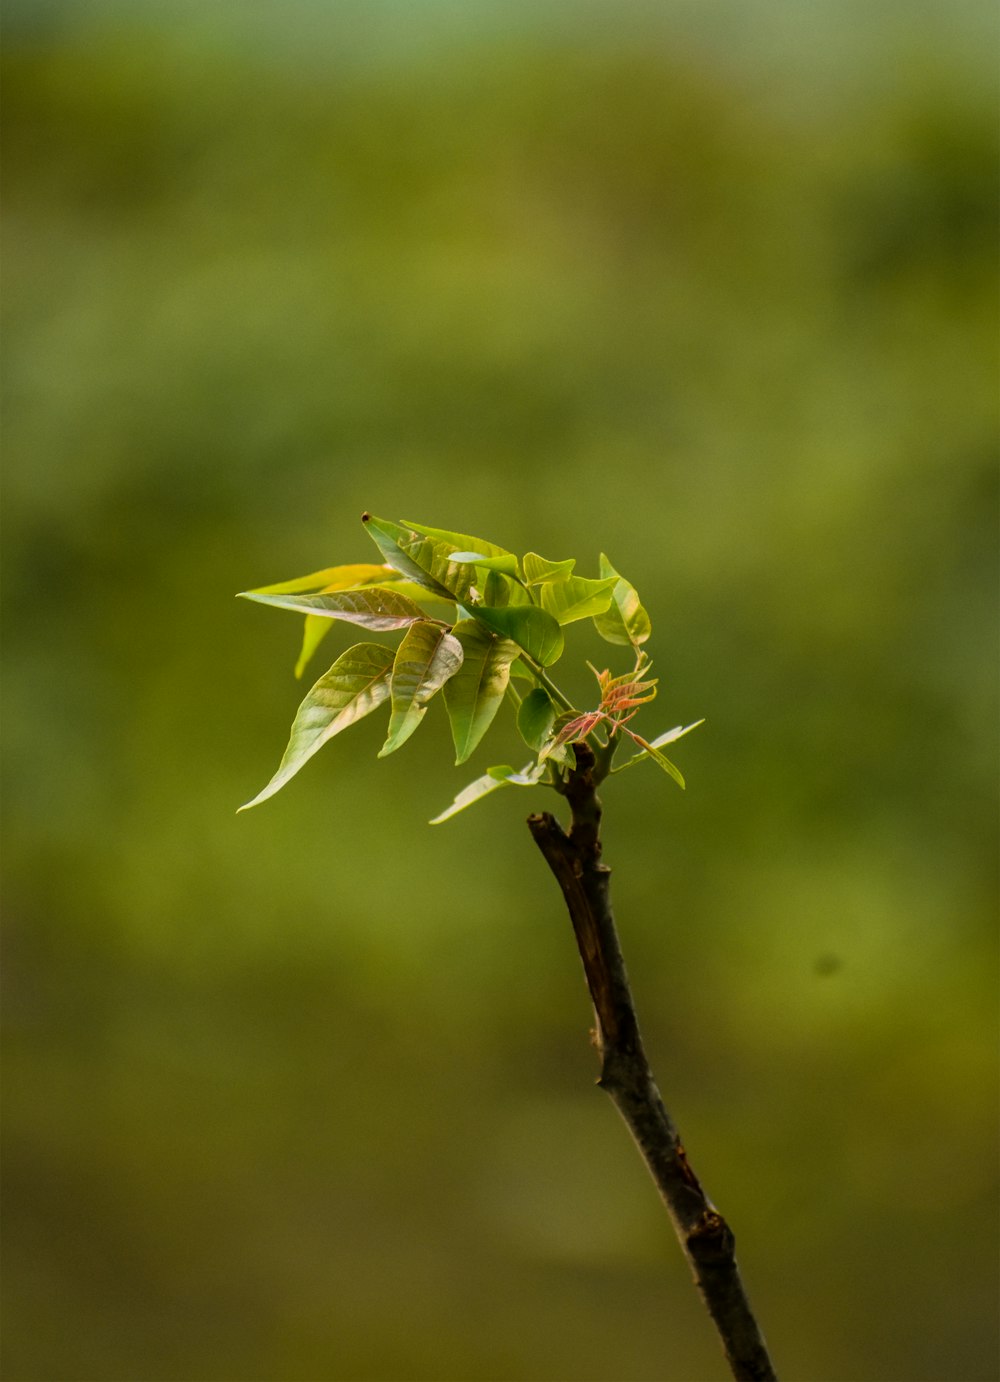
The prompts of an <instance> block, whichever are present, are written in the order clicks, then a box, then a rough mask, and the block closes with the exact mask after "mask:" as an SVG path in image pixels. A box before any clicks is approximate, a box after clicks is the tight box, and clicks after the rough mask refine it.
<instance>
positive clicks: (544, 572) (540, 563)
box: [523, 552, 576, 585]
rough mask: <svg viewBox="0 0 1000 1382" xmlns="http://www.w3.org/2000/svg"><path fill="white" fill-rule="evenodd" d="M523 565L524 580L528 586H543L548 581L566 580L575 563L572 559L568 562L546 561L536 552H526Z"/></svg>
mask: <svg viewBox="0 0 1000 1382" xmlns="http://www.w3.org/2000/svg"><path fill="white" fill-rule="evenodd" d="M523 565H524V579H525V580H526V581H527V582H528V584H529V585H545V584H546V583H547V582H549V581H565V580H568V579H569V577H570V575H571V574H572V571H573V567H574V566H575V565H576V562H575V561H574V560H573V558H572V557H570V558H569V560H568V561H547V560H546V558H545V557H540V556H539V555H538V553H537V552H526V553H525V555H524V562H523Z"/></svg>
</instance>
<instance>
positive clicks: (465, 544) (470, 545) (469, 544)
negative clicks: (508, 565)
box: [403, 518, 514, 557]
mask: <svg viewBox="0 0 1000 1382" xmlns="http://www.w3.org/2000/svg"><path fill="white" fill-rule="evenodd" d="M403 523H404V524H405V526H406V527H407V528H410V529H411V530H412V531H413V532H415V533H421V534H422V535H423V536H424V537H429V538H433V539H434V541H435V542H441V543H443V544H444V545H445V546H446V547H447V548H448V549H449V551H450V552H453V553H454V552H464V553H469V552H477V553H478V552H481V553H482V554H483V556H484V557H510V556H513V555H514V554H513V553H512V552H508V551H507V548H506V547H498V546H497V544H496V543H495V542H487V541H486V539H485V538H481V537H469V535H468V533H450V532H448V530H447V529H446V528H427V527H425V526H424V524H423V523H411V522H410V520H409V519H406V518H404V519H403Z"/></svg>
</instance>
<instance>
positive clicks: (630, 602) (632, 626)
mask: <svg viewBox="0 0 1000 1382" xmlns="http://www.w3.org/2000/svg"><path fill="white" fill-rule="evenodd" d="M601 575H602V576H613V577H615V580H616V584H615V587H614V591H613V592H612V601H611V604H610V605H609V607H608V609H607V610H606V611H605V612H604V613H603V614H598V615H595V617H594V625H595V627H596V629H597V632H598V633H599V634H600V635H601V637H602V638H603V639H604V640H605V641H606V642H608V643H614V644H616V645H617V646H618V647H630V646H631V647H633V648H636V647H638V646H639V644H640V643H645V641H646V639H647V638H648V637H649V635H650V633H651V632H652V629H651V625H650V622H649V615H648V614H647V613H646V611H645V609H644V608H643V607H642V605H641V603H640V602H639V595H638V592H637V591H636V588H635V586H633V585H629V583H628V581H626V580H625V578H624V577H623V576H619V575H618V572H617V571H616V570H615V568H614V567H613V566H612V565H611V563H610V562H609V561H608V559H607V557H606V556H605V555H604V553H603V552H602V553H601Z"/></svg>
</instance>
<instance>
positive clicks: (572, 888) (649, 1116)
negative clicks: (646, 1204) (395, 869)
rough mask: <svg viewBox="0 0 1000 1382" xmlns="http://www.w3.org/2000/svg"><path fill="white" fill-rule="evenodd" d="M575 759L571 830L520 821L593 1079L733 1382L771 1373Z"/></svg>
mask: <svg viewBox="0 0 1000 1382" xmlns="http://www.w3.org/2000/svg"><path fill="white" fill-rule="evenodd" d="M574 748H575V751H576V759H577V764H576V768H575V770H574V771H572V772H571V773H570V774H569V776H568V778H567V779H566V782H565V784H564V786H563V788H562V790H563V792H564V794H565V796H566V799H567V801H568V802H569V805H570V808H571V810H572V813H573V822H572V826H571V829H570V832H569V834H568V835H567V834H566V832H565V831H564V830H563V828H562V826H561V825H560V824H559V822H558V821H557V820H556V819H555V818H554V817H553V816H551V815H550V814H549V813H548V812H545V813H543V814H542V815H537V816H529V818H528V828H529V829H530V831H531V834H532V836H533V838H534V841H535V843H536V844H537V845H538V848H539V849H540V850H541V852H542V854H543V855H544V856H545V860H546V862H547V864H548V865H549V868H550V869H551V870H552V872H553V873H554V874H555V877H556V881H557V882H558V884H559V886H560V888H562V891H563V896H564V897H565V899H566V905H567V907H568V908H569V915H570V920H571V921H572V923H573V931H574V933H575V935H576V943H577V946H578V947H579V951H580V956H581V959H582V960H583V968H584V972H585V973H586V976H587V986H588V988H589V989H590V996H591V998H592V999H593V1001H594V1010H595V1013H596V1016H597V1031H596V1036H597V1047H598V1052H599V1054H600V1057H601V1074H600V1078H599V1080H598V1083H599V1084H600V1086H601V1088H602V1089H604V1090H606V1091H607V1093H608V1094H609V1095H610V1096H611V1099H612V1100H613V1101H614V1104H615V1107H616V1108H617V1109H618V1112H619V1113H620V1114H621V1116H622V1118H623V1119H624V1120H625V1123H626V1124H627V1126H628V1129H629V1131H630V1132H631V1134H632V1136H633V1138H634V1139H635V1142H636V1145H637V1146H638V1148H639V1151H640V1152H641V1153H642V1156H643V1159H644V1160H645V1162H646V1165H647V1167H648V1168H649V1172H650V1175H651V1176H652V1177H653V1180H654V1181H655V1183H656V1187H657V1189H658V1190H659V1192H660V1195H661V1196H662V1197H663V1201H664V1203H665V1204H666V1207H667V1210H668V1212H669V1214H670V1217H671V1219H672V1221H673V1224H674V1228H675V1230H676V1232H677V1237H678V1239H679V1240H680V1244H681V1247H682V1249H683V1250H684V1253H685V1256H686V1257H687V1259H688V1262H689V1263H690V1265H691V1269H692V1271H693V1273H694V1279H695V1282H696V1283H697V1286H698V1289H699V1291H700V1292H701V1295H702V1299H703V1300H704V1302H705V1305H706V1306H707V1308H708V1312H709V1314H710V1315H711V1317H712V1319H713V1320H714V1321H715V1327H716V1329H717V1330H718V1333H719V1338H720V1340H721V1342H722V1347H723V1350H724V1352H725V1355H726V1359H727V1361H728V1363H729V1366H730V1369H731V1370H732V1374H733V1377H734V1378H736V1379H737V1382H777V1378H776V1374H775V1371H774V1368H773V1366H772V1364H771V1360H770V1358H769V1357H768V1353H767V1347H766V1345H765V1343H764V1337H763V1335H762V1334H761V1332H760V1327H759V1326H758V1324H757V1321H756V1319H755V1318H754V1315H753V1311H752V1310H751V1308H750V1303H749V1301H748V1300H747V1296H746V1292H745V1290H744V1288H743V1282H742V1281H741V1280H740V1274H739V1269H738V1267H737V1265H736V1256H735V1251H734V1246H735V1239H734V1237H733V1233H732V1231H731V1229H730V1228H729V1225H728V1224H727V1223H726V1221H725V1219H723V1217H722V1215H721V1214H720V1213H719V1212H718V1210H717V1209H715V1207H714V1206H713V1205H712V1203H711V1201H710V1200H709V1199H708V1197H707V1196H706V1194H705V1192H704V1190H702V1188H701V1185H700V1184H699V1181H698V1178H697V1176H696V1175H695V1174H694V1172H693V1171H692V1169H691V1167H690V1165H689V1163H688V1159H687V1155H686V1153H685V1151H684V1147H683V1144H682V1143H681V1139H680V1136H679V1134H678V1132H677V1128H676V1127H675V1126H674V1122H673V1120H672V1119H671V1117H670V1115H669V1113H667V1110H666V1109H665V1108H664V1106H663V1100H662V1099H661V1098H660V1092H659V1090H658V1089H657V1087H656V1084H655V1082H654V1080H653V1073H652V1071H651V1070H650V1068H649V1062H648V1061H647V1059H646V1053H645V1051H644V1050H643V1047H642V1038H641V1037H640V1035H639V1023H638V1019H637V1018H636V1014H635V1004H634V1003H633V1001H632V993H631V989H630V988H629V982H628V976H627V975H626V973H625V961H624V959H623V957H622V952H621V945H620V944H619V941H618V932H617V929H616V927H615V920H614V915H613V913H612V910H611V899H610V893H609V886H608V885H609V880H610V877H611V871H610V869H608V868H607V867H606V866H605V865H604V864H602V863H601V840H600V825H601V803H600V801H599V799H598V796H597V791H596V787H595V785H594V754H593V751H592V750H591V748H590V747H589V745H587V744H582V743H581V744H576V745H575V746H574Z"/></svg>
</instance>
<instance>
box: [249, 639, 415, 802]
mask: <svg viewBox="0 0 1000 1382" xmlns="http://www.w3.org/2000/svg"><path fill="white" fill-rule="evenodd" d="M391 668H392V649H391V648H384V647H383V646H382V645H381V644H379V643H357V644H355V646H354V647H353V648H348V650H347V652H346V653H341V655H340V657H338V658H337V661H336V662H335V663H334V664H333V666H332V667H331V668H330V670H329V671H328V672H327V673H326V674H325V675H324V676H322V677H320V679H319V681H318V682H317V683H316V685H315V686H314V687H313V688H312V690H311V691H310V692H309V694H308V695H307V696H306V698H305V700H304V701H303V702H302V704H301V705H300V706H299V709H298V712H297V714H296V716H295V720H294V722H293V724H292V733H291V738H290V739H289V741H288V748H287V749H286V750H285V754H284V757H283V758H282V760H281V763H280V765H279V767H278V771H277V772H276V773H275V775H274V777H272V778H271V781H270V782H269V783H268V784H267V786H266V787H265V788H264V790H263V791H262V792H258V794H257V795H256V796H255V797H254V799H253V800H252V801H248V802H246V804H245V805H243V806H241V807H240V810H241V811H247V810H249V809H250V807H251V806H259V805H260V803H261V802H262V801H266V800H267V798H268V797H273V796H274V794H275V792H278V791H280V790H281V788H282V787H284V785H285V783H286V782H287V781H288V780H289V779H290V778H292V777H294V776H295V774H296V773H297V772H298V771H299V769H300V768H301V767H302V765H303V763H305V762H306V761H307V760H308V759H310V758H311V757H312V756H313V754H314V753H316V752H317V751H318V750H319V749H321V748H322V747H323V745H324V744H325V743H326V742H327V740H328V739H332V738H333V736H334V735H335V734H339V733H340V732H341V730H344V729H347V727H348V726H349V725H353V724H354V722H355V721H356V720H360V719H361V718H362V717H363V716H365V715H370V714H371V712H372V711H373V710H375V709H376V708H377V707H378V706H380V705H381V704H382V702H383V701H384V700H387V699H388V697H389V676H390V671H391Z"/></svg>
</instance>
